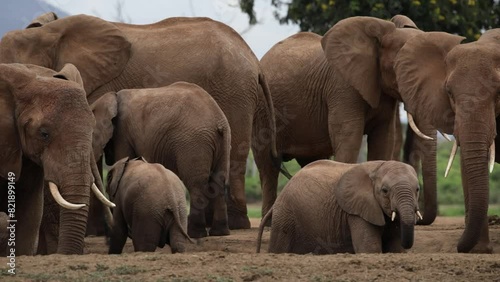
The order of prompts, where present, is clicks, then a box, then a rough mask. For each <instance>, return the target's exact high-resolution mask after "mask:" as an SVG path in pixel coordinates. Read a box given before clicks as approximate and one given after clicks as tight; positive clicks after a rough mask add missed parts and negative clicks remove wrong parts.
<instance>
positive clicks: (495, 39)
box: [478, 28, 500, 44]
mask: <svg viewBox="0 0 500 282" xmlns="http://www.w3.org/2000/svg"><path fill="white" fill-rule="evenodd" d="M478 42H481V43H495V44H499V43H500V28H493V29H490V30H487V31H486V32H485V33H483V35H481V37H479V40H478Z"/></svg>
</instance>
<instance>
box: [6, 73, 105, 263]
mask: <svg viewBox="0 0 500 282" xmlns="http://www.w3.org/2000/svg"><path fill="white" fill-rule="evenodd" d="M79 77H80V74H79V72H78V70H76V68H75V67H74V66H73V65H71V64H67V65H65V66H64V67H63V68H62V70H61V71H60V72H59V73H56V72H55V71H53V70H50V69H45V68H42V67H39V66H33V65H21V64H0V113H1V117H2V118H1V119H0V131H1V132H2V134H1V135H0V144H1V145H2V146H1V150H0V159H1V160H2V163H1V164H0V176H1V177H2V179H1V180H0V184H1V187H7V180H6V179H8V178H7V176H8V175H9V173H14V174H15V177H16V183H15V197H16V198H15V199H16V202H15V209H16V210H15V219H18V222H17V224H16V255H33V254H35V252H36V250H37V242H38V230H39V228H40V223H41V219H42V209H43V193H44V189H43V187H44V180H45V182H46V183H48V186H49V187H50V190H51V194H52V196H54V198H55V200H56V201H57V202H58V203H59V204H60V205H62V206H63V207H64V208H63V209H61V211H60V218H61V228H60V230H59V234H60V237H59V244H58V246H57V249H56V250H53V251H54V252H55V251H57V252H58V253H63V254H82V253H83V246H84V241H83V237H84V235H85V228H86V224H87V213H88V204H89V196H90V189H91V185H92V183H93V181H94V178H95V177H94V176H95V175H98V174H96V173H93V172H96V168H95V161H94V158H93V154H92V132H93V130H94V129H93V126H94V124H95V120H94V117H93V115H92V112H91V110H90V107H89V105H88V103H87V100H86V95H85V91H84V90H83V87H82V85H81V79H79ZM93 166H94V168H93ZM96 182H99V181H96ZM98 185H99V186H100V187H99V188H100V189H102V185H100V183H98ZM3 191H4V193H5V194H4V196H3V197H1V206H0V207H1V211H3V212H7V211H8V209H7V208H8V205H7V199H8V197H7V189H6V188H5V189H4V190H3ZM61 196H62V197H61ZM2 243H3V242H0V245H1V244H2ZM42 243H43V242H40V244H42ZM1 251H2V252H4V251H5V250H1Z"/></svg>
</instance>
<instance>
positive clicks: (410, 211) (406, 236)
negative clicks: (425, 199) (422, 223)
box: [396, 189, 416, 249]
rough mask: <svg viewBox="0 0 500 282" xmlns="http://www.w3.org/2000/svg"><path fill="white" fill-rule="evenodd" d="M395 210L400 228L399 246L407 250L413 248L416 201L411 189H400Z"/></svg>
mask: <svg viewBox="0 0 500 282" xmlns="http://www.w3.org/2000/svg"><path fill="white" fill-rule="evenodd" d="M396 199H397V203H398V204H397V206H396V210H397V213H398V215H399V223H400V228H401V246H402V247H403V248H405V249H409V248H411V247H412V246H413V236H414V229H415V219H416V215H415V212H416V207H415V205H416V201H415V196H414V194H413V193H412V191H411V189H402V191H400V192H399V193H398V194H397V196H396Z"/></svg>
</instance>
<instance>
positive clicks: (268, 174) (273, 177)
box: [252, 142, 280, 226]
mask: <svg viewBox="0 0 500 282" xmlns="http://www.w3.org/2000/svg"><path fill="white" fill-rule="evenodd" d="M252 151H253V155H254V159H255V164H256V165H257V169H258V170H259V177H260V183H261V187H262V188H261V189H262V217H264V215H266V214H267V212H268V211H269V210H270V209H271V207H272V206H273V205H274V202H275V201H276V197H277V192H278V177H279V173H280V171H279V166H280V164H279V163H275V162H273V160H272V156H271V149H270V148H269V147H268V146H265V147H264V146H263V147H258V146H257V144H256V143H255V142H254V143H252ZM267 226H271V220H269V221H268V223H267Z"/></svg>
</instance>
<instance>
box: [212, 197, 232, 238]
mask: <svg viewBox="0 0 500 282" xmlns="http://www.w3.org/2000/svg"><path fill="white" fill-rule="evenodd" d="M222 191H224V190H222ZM211 202H212V205H210V206H212V209H210V210H211V211H213V220H212V223H211V227H210V232H209V235H210V236H225V235H229V233H230V232H229V225H228V218H227V206H226V199H225V194H224V193H220V192H219V193H217V196H215V198H214V199H212V201H211Z"/></svg>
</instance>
